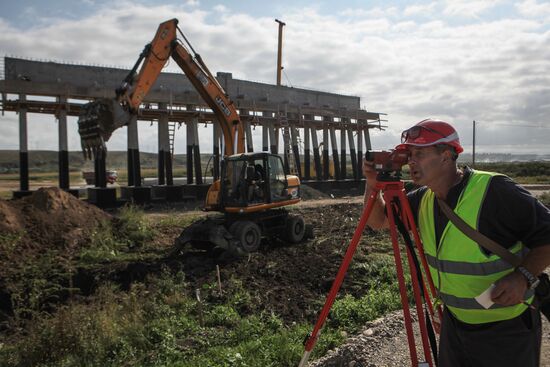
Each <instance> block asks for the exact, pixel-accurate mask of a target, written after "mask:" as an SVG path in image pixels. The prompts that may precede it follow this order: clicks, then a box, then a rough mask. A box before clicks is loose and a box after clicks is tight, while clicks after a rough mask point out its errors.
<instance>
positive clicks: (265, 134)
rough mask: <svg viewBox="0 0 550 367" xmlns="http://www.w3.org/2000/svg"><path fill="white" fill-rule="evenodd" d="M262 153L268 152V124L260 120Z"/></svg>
mask: <svg viewBox="0 0 550 367" xmlns="http://www.w3.org/2000/svg"><path fill="white" fill-rule="evenodd" d="M261 124H262V152H268V151H269V126H270V125H269V123H268V122H267V121H266V120H262V122H261Z"/></svg>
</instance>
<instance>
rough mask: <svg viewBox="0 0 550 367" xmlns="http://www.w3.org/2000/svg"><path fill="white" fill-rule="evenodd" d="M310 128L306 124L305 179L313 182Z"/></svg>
mask: <svg viewBox="0 0 550 367" xmlns="http://www.w3.org/2000/svg"><path fill="white" fill-rule="evenodd" d="M309 130H310V128H309V126H307V125H306V124H304V179H305V180H311V173H310V170H311V151H310V148H309V147H310V146H311V143H310V140H311V139H310V136H309V134H310V132H309Z"/></svg>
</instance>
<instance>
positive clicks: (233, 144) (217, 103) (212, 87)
mask: <svg viewBox="0 0 550 367" xmlns="http://www.w3.org/2000/svg"><path fill="white" fill-rule="evenodd" d="M177 24H178V20H177V19H171V20H168V21H166V22H164V23H161V24H160V25H159V27H158V30H157V33H156V34H155V37H154V38H153V41H151V43H149V44H148V45H146V46H145V48H144V50H143V51H142V53H141V54H140V56H139V58H138V60H137V62H136V63H135V65H134V67H133V68H132V70H131V71H130V73H129V74H128V76H127V77H126V78H125V79H124V81H123V83H122V84H121V86H120V87H119V88H117V90H116V98H115V99H98V100H95V101H93V102H90V103H88V104H86V105H84V106H83V107H82V111H81V113H80V116H79V119H78V131H79V133H80V137H81V143H82V150H83V152H84V156H85V157H87V158H92V156H96V155H98V154H102V152H104V151H105V150H106V146H105V142H107V141H108V140H109V138H110V137H111V134H112V133H113V132H114V131H115V130H116V129H118V128H120V127H122V126H125V125H128V124H129V123H130V121H131V120H132V118H134V117H135V116H136V115H137V111H138V109H139V106H140V104H141V103H142V102H143V99H144V98H145V97H146V96H147V94H148V93H149V91H150V89H151V87H152V86H153V84H154V83H155V81H156V80H157V78H158V76H159V75H160V73H161V71H162V69H163V67H164V65H165V64H166V62H167V61H168V60H169V59H170V57H171V58H172V59H173V60H174V61H176V63H177V64H178V66H179V67H180V68H181V69H182V71H183V72H184V73H185V75H186V76H187V78H188V79H189V81H190V82H191V83H192V84H193V86H194V87H195V89H196V90H197V92H198V93H199V94H200V96H201V97H202V99H203V100H204V101H205V102H206V104H207V105H208V106H209V107H210V108H211V109H212V111H213V112H214V114H215V116H216V119H217V122H218V123H219V124H220V126H221V130H222V133H223V137H224V146H225V152H224V153H225V155H232V154H236V153H243V152H244V145H245V137H244V130H243V125H242V123H241V120H240V118H239V115H238V113H237V110H236V108H235V106H234V105H233V102H232V101H231V100H230V99H229V96H228V95H227V94H226V93H225V91H224V89H223V88H222V87H221V85H220V84H219V83H218V81H217V80H216V78H214V76H213V75H212V73H210V70H208V68H207V67H206V65H205V64H204V62H203V61H202V58H201V57H200V55H199V54H197V53H196V52H195V51H194V49H193V47H192V46H191V44H190V43H189V42H188V41H187V39H186V38H185V36H184V35H183V33H182V32H181V30H180V29H179V28H178V26H177ZM177 32H180V34H181V36H182V38H183V41H182V40H180V39H178V38H177ZM184 42H185V43H184ZM140 66H141V67H140ZM138 68H139V73H137V70H138Z"/></svg>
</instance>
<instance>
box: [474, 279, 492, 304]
mask: <svg viewBox="0 0 550 367" xmlns="http://www.w3.org/2000/svg"><path fill="white" fill-rule="evenodd" d="M493 288H495V285H494V284H491V286H490V287H489V288H487V289H486V290H485V291H484V292H483V293H481V294H480V295H479V296H477V297H476V298H475V299H476V301H477V303H479V304H480V305H482V306H483V307H484V308H489V307H491V306H492V305H493V304H494V302H493V301H492V300H491V293H492V292H493Z"/></svg>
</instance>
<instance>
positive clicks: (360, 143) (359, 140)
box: [356, 121, 363, 179]
mask: <svg viewBox="0 0 550 367" xmlns="http://www.w3.org/2000/svg"><path fill="white" fill-rule="evenodd" d="M356 123H357V171H358V172H359V179H362V178H363V126H362V125H361V124H360V123H359V121H356Z"/></svg>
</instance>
